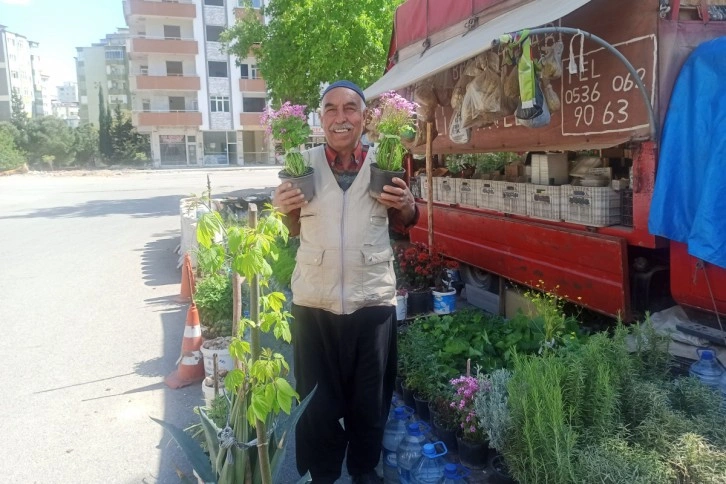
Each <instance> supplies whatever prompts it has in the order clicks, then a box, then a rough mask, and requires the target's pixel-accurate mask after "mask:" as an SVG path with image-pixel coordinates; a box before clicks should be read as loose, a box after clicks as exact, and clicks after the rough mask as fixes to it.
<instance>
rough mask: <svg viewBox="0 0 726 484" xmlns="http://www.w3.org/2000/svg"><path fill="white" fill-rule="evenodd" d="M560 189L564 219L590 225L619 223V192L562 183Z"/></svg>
mask: <svg viewBox="0 0 726 484" xmlns="http://www.w3.org/2000/svg"><path fill="white" fill-rule="evenodd" d="M560 189H561V210H562V218H563V219H564V220H565V221H567V222H576V223H581V224H583V225H589V226H591V227H606V226H608V225H616V224H619V223H620V193H618V192H616V191H615V190H613V189H612V188H610V187H581V186H574V185H563V186H562V187H560Z"/></svg>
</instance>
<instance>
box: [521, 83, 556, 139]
mask: <svg viewBox="0 0 726 484" xmlns="http://www.w3.org/2000/svg"><path fill="white" fill-rule="evenodd" d="M534 87H535V98H536V99H535V101H536V102H537V104H538V105H539V106H541V108H540V113H539V114H538V115H537V116H535V117H533V118H531V119H520V123H522V125H523V126H526V127H528V128H542V127H543V126H547V125H548V124H550V120H551V116H550V110H549V108H548V107H547V103H546V102H545V100H544V93H543V92H542V88H541V87H540V84H539V82H537V83H535V85H534Z"/></svg>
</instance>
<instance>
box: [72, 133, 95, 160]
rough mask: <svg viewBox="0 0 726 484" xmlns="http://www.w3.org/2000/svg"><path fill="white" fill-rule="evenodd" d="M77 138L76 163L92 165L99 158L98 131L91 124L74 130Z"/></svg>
mask: <svg viewBox="0 0 726 484" xmlns="http://www.w3.org/2000/svg"><path fill="white" fill-rule="evenodd" d="M73 134H74V136H75V148H76V162H78V163H87V164H90V163H92V162H93V161H94V160H95V159H96V157H97V156H98V129H96V127H95V126H94V125H92V124H90V123H88V124H84V125H81V126H78V127H77V128H76V129H74V130H73Z"/></svg>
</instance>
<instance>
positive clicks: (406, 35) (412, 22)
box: [395, 0, 428, 49]
mask: <svg viewBox="0 0 726 484" xmlns="http://www.w3.org/2000/svg"><path fill="white" fill-rule="evenodd" d="M427 3H428V2H427V0H408V1H407V2H406V3H404V4H402V5H401V6H400V7H398V9H396V23H395V28H396V47H397V48H398V49H401V48H403V47H406V46H407V45H411V44H413V43H414V42H416V41H417V40H423V39H425V38H426V35H427V34H426V10H427V7H426V5H427Z"/></svg>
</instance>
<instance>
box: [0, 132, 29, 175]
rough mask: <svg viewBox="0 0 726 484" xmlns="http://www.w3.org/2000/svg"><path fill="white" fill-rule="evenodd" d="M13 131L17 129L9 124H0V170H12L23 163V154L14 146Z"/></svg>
mask: <svg viewBox="0 0 726 484" xmlns="http://www.w3.org/2000/svg"><path fill="white" fill-rule="evenodd" d="M13 131H17V128H16V127H15V126H13V125H12V124H10V123H0V170H13V169H15V168H17V167H19V166H21V165H22V164H23V163H25V156H24V155H23V152H22V151H21V150H20V149H19V148H18V146H17V145H16V144H15V136H14V135H13Z"/></svg>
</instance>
